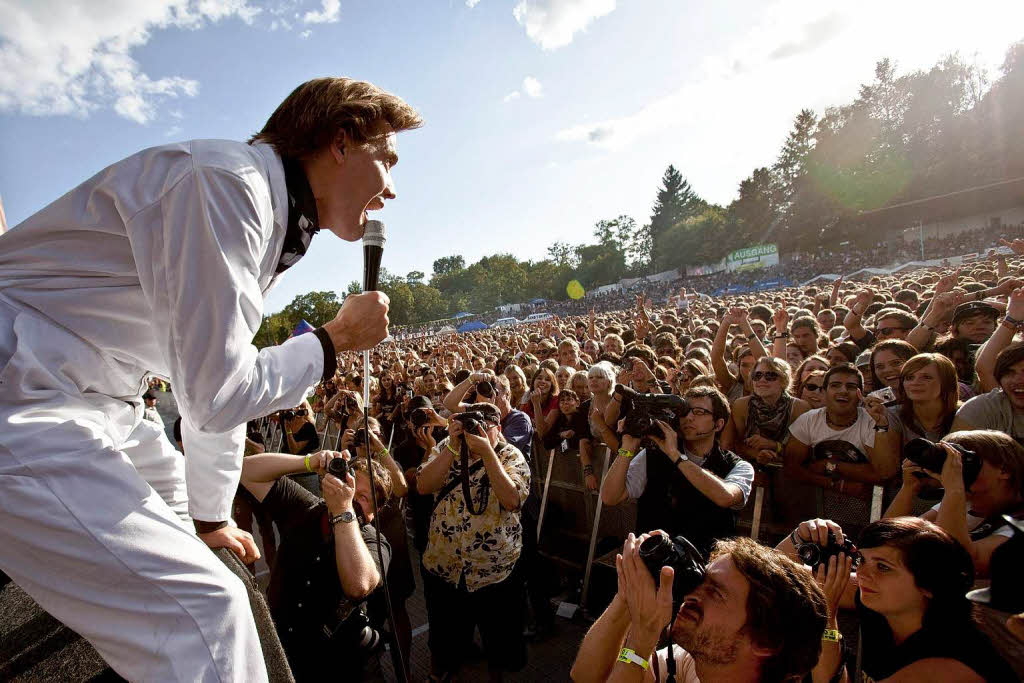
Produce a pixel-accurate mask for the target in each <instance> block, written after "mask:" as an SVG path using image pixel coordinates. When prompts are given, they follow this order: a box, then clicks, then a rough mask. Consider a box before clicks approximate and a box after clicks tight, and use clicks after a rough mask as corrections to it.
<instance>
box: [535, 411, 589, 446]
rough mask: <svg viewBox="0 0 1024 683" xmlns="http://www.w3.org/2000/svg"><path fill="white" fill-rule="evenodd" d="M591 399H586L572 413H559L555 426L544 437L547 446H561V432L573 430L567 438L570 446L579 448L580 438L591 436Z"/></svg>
mask: <svg viewBox="0 0 1024 683" xmlns="http://www.w3.org/2000/svg"><path fill="white" fill-rule="evenodd" d="M589 417H590V401H584V402H583V403H582V404H581V405H580V407H579V408H577V409H576V412H575V413H573V414H572V415H566V414H565V413H559V414H558V419H557V420H555V425H554V428H552V429H550V430H549V431H548V433H547V435H546V436H545V437H544V447H545V448H560V447H561V443H562V437H561V433H562V432H564V431H571V432H573V435H572V436H571V437H570V438H568V439H566V441H568V442H569V448H571V449H573V450H577V449H579V447H580V439H589V438H590V421H589Z"/></svg>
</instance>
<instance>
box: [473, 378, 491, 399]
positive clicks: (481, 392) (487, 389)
mask: <svg viewBox="0 0 1024 683" xmlns="http://www.w3.org/2000/svg"><path fill="white" fill-rule="evenodd" d="M476 395H477V396H479V397H483V398H494V384H493V383H492V382H491V380H489V379H485V380H484V381H483V382H477V383H476Z"/></svg>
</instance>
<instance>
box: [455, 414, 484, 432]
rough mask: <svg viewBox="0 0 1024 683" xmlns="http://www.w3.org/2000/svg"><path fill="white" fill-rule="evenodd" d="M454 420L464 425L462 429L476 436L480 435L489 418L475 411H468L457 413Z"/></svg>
mask: <svg viewBox="0 0 1024 683" xmlns="http://www.w3.org/2000/svg"><path fill="white" fill-rule="evenodd" d="M452 419H454V420H456V421H457V422H459V423H460V424H461V425H462V428H463V429H464V430H465V431H466V432H467V433H468V434H473V435H474V436H477V435H479V433H480V428H481V427H482V426H483V424H484V422H485V421H486V419H487V418H485V417H484V414H483V413H481V412H477V411H475V410H467V411H466V412H464V413H457V414H455V415H452Z"/></svg>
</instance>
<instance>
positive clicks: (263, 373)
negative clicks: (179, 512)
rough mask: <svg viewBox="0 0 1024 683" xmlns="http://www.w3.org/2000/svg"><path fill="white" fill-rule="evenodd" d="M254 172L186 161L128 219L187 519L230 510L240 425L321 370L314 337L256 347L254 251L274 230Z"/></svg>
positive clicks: (259, 296)
mask: <svg viewBox="0 0 1024 683" xmlns="http://www.w3.org/2000/svg"><path fill="white" fill-rule="evenodd" d="M273 226H274V214H273V207H272V205H271V200H270V188H269V187H268V185H267V182H266V180H265V179H264V178H263V176H261V175H259V174H258V173H255V172H253V173H251V174H248V175H246V176H245V177H242V176H240V175H239V174H237V173H235V172H231V171H226V170H221V169H216V168H204V167H199V168H195V169H193V170H192V171H191V172H190V173H189V174H187V175H186V176H185V177H184V178H182V179H181V180H180V181H179V182H178V183H177V184H176V185H175V186H174V187H172V188H171V189H170V190H168V191H167V193H166V194H164V196H163V198H162V199H161V201H160V202H158V203H157V204H156V205H155V206H153V207H150V208H149V209H148V210H143V211H142V212H140V213H139V214H137V215H136V216H135V217H133V218H132V219H131V220H130V221H129V223H128V234H129V238H130V240H131V244H132V251H133V253H134V255H135V261H136V264H137V266H138V272H139V279H140V283H141V285H142V289H143V291H144V292H145V294H146V297H147V299H149V301H150V302H151V305H152V310H153V320H152V325H153V328H154V329H155V330H157V334H158V336H159V340H160V345H161V351H162V353H163V355H164V357H165V359H166V361H167V366H168V368H169V370H170V379H171V383H172V385H173V386H174V396H175V399H176V400H177V403H178V409H179V411H180V412H181V416H182V423H181V432H182V438H183V441H184V446H185V452H186V453H187V456H186V458H185V480H186V484H187V486H188V494H189V514H190V515H191V516H192V518H193V519H197V520H203V521H221V520H225V519H228V518H229V517H230V516H231V502H232V499H233V498H234V495H235V490H236V488H237V486H238V478H239V473H240V472H241V465H242V447H243V444H244V441H245V422H246V421H247V420H250V419H253V418H256V417H259V416H261V415H267V414H269V413H272V412H274V411H276V410H281V409H284V408H292V407H295V406H297V405H299V403H301V402H302V399H303V398H304V397H305V395H306V393H307V391H308V389H309V387H310V386H312V385H313V384H314V383H315V382H316V381H318V379H319V378H320V375H321V374H322V373H323V351H322V348H321V346H320V342H319V340H318V339H317V338H316V336H315V335H312V334H305V335H300V336H299V337H295V338H293V339H290V340H289V341H287V342H286V343H284V344H282V345H280V346H275V347H269V348H265V349H263V350H262V351H257V350H256V347H254V346H253V345H252V340H253V337H254V336H255V334H256V331H257V330H258V329H259V326H260V324H261V322H262V316H263V293H262V291H261V290H260V286H259V281H258V277H259V264H260V261H261V259H262V257H263V254H262V251H263V249H264V248H265V245H266V244H267V242H268V241H269V238H270V234H271V232H272V231H273Z"/></svg>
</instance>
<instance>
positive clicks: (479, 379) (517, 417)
mask: <svg viewBox="0 0 1024 683" xmlns="http://www.w3.org/2000/svg"><path fill="white" fill-rule="evenodd" d="M471 389H472V390H474V392H475V394H476V400H477V401H478V402H480V403H491V404H493V405H494V406H495V407H496V408H497V409H498V411H499V412H500V413H501V434H502V436H504V437H505V440H506V441H508V442H509V443H510V444H512V445H513V446H515V447H516V448H518V449H519V452H520V453H522V454H523V457H524V458H527V459H529V457H530V450H531V448H532V447H533V422H531V421H530V418H529V416H528V415H527V414H526V413H524V412H523V411H521V410H516V409H515V408H513V407H512V401H511V398H512V390H511V385H510V383H509V380H508V378H507V377H504V376H498V377H496V376H494V375H493V374H491V373H490V372H489V371H484V372H474V373H472V374H471V375H470V376H469V377H467V378H466V379H465V380H463V381H462V382H460V383H459V384H458V385H456V387H455V388H454V389H452V390H451V391H450V392H449V393H448V395H447V396H445V397H444V407H445V408H446V409H447V410H448V411H449V412H451V413H453V414H454V413H461V412H463V411H466V410H469V408H470V404H469V403H463V400H464V399H465V398H466V396H467V394H469V393H470V390H471Z"/></svg>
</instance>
